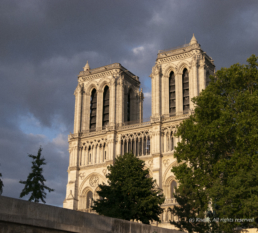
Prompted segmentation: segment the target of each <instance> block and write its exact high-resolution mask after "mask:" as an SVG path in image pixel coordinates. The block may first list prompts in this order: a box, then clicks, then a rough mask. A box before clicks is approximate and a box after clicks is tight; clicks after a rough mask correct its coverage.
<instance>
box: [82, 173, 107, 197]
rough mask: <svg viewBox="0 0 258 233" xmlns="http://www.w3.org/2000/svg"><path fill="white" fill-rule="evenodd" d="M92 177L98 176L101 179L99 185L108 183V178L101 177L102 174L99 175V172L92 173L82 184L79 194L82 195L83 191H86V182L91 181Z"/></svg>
mask: <svg viewBox="0 0 258 233" xmlns="http://www.w3.org/2000/svg"><path fill="white" fill-rule="evenodd" d="M91 176H98V177H99V178H100V181H99V184H101V183H102V182H106V178H105V177H104V176H103V175H101V174H100V173H97V172H92V173H90V174H89V175H88V176H86V177H85V178H84V180H83V181H82V183H81V185H80V187H79V193H82V190H84V186H85V184H86V182H87V181H88V180H89V179H90V177H91Z"/></svg>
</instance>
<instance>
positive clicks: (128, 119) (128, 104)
mask: <svg viewBox="0 0 258 233" xmlns="http://www.w3.org/2000/svg"><path fill="white" fill-rule="evenodd" d="M127 121H130V91H129V92H128V95H127Z"/></svg>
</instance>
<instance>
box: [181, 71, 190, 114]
mask: <svg viewBox="0 0 258 233" xmlns="http://www.w3.org/2000/svg"><path fill="white" fill-rule="evenodd" d="M182 81H183V111H184V113H188V110H189V74H188V70H187V69H184V71H183V77H182Z"/></svg>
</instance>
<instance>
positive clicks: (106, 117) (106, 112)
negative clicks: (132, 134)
mask: <svg viewBox="0 0 258 233" xmlns="http://www.w3.org/2000/svg"><path fill="white" fill-rule="evenodd" d="M108 122H109V88H108V86H106V87H105V89H104V95H103V124H102V125H103V127H105V126H106V125H107V124H108Z"/></svg>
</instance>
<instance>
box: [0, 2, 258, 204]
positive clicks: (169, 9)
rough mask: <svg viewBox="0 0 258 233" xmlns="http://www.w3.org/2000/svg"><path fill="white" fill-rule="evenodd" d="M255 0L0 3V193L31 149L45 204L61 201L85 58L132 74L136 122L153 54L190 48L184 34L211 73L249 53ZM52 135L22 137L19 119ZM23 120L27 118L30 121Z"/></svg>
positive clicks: (13, 188) (23, 173) (15, 190)
mask: <svg viewBox="0 0 258 233" xmlns="http://www.w3.org/2000/svg"><path fill="white" fill-rule="evenodd" d="M257 7H258V2H257V1H256V0H254V1H242V0H235V1H215V0H214V1H212V0H196V1H176V0H175V1H172V0H167V1H166V0H164V1H154V0H148V1H147V0H146V1H145V0H143V1H136V0H131V1H126V0H123V1H118V0H113V1H108V0H99V1H96V0H88V1H77V0H73V1H67V0H65V1H64V0H63V1H58V0H55V1H52V0H45V1H39V0H38V1H36V0H35V1H30V0H23V1H20V0H17V1H12V0H11V1H10V0H8V1H7V0H6V1H2V2H1V7H0V29H1V37H0V51H1V53H0V74H1V85H0V112H1V115H0V135H1V137H0V146H1V153H0V163H1V166H0V172H2V174H3V178H4V183H5V186H4V193H3V195H7V196H12V197H18V196H19V193H20V191H21V189H22V185H20V184H18V181H19V180H20V179H26V177H27V175H28V172H29V171H30V166H31V165H30V160H29V158H28V156H27V153H30V154H36V153H37V150H38V148H39V145H42V147H43V155H44V156H45V158H46V160H47V163H48V164H47V165H46V167H45V170H44V172H45V174H46V175H45V176H46V179H47V185H49V186H50V187H52V188H55V189H56V191H55V192H54V193H50V194H48V199H47V200H48V203H50V204H55V205H62V201H63V199H64V197H65V188H66V182H67V172H66V170H67V166H68V151H67V148H68V143H67V142H66V141H67V134H68V133H69V132H70V131H73V111H74V96H73V92H74V89H75V87H76V85H77V75H78V73H79V71H81V70H82V67H83V66H84V65H85V63H86V61H87V60H89V64H90V66H91V68H96V67H99V66H103V65H107V64H109V63H110V62H111V63H114V62H119V63H121V64H122V65H124V66H125V67H126V68H127V69H129V70H131V71H132V72H133V73H134V74H135V75H138V76H139V77H140V81H141V83H142V88H143V92H144V93H146V94H145V103H144V117H148V116H150V114H151V95H150V92H151V88H150V82H151V79H150V78H149V77H148V76H149V75H150V73H151V67H152V66H153V65H154V64H155V59H156V56H157V52H158V50H162V49H169V48H171V47H175V46H180V45H182V44H184V43H189V41H190V39H191V37H192V33H195V36H196V38H197V40H198V42H199V43H200V44H201V46H202V48H203V49H204V50H205V51H206V52H207V53H208V55H210V56H211V57H212V58H213V59H214V61H215V65H216V67H217V69H220V68H221V67H228V66H230V65H232V64H234V63H236V62H239V63H245V61H246V59H247V57H249V56H250V55H251V54H252V53H254V54H256V55H257V54H258V40H257V36H258V31H257V30H258V23H257V22H258V15H257V13H256V12H257ZM28 116H30V117H32V118H34V119H35V120H36V121H37V122H38V124H39V128H40V127H41V128H42V127H43V128H44V127H45V128H48V129H50V130H53V132H55V133H57V135H58V136H57V137H56V138H55V139H53V140H52V138H51V139H50V138H47V137H46V136H44V135H41V134H27V133H24V132H23V131H22V130H21V129H20V128H21V127H20V124H22V123H23V122H21V121H22V120H21V119H28V120H27V121H28V122H29V121H30V118H29V117H28ZM31 124H32V122H31Z"/></svg>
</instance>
